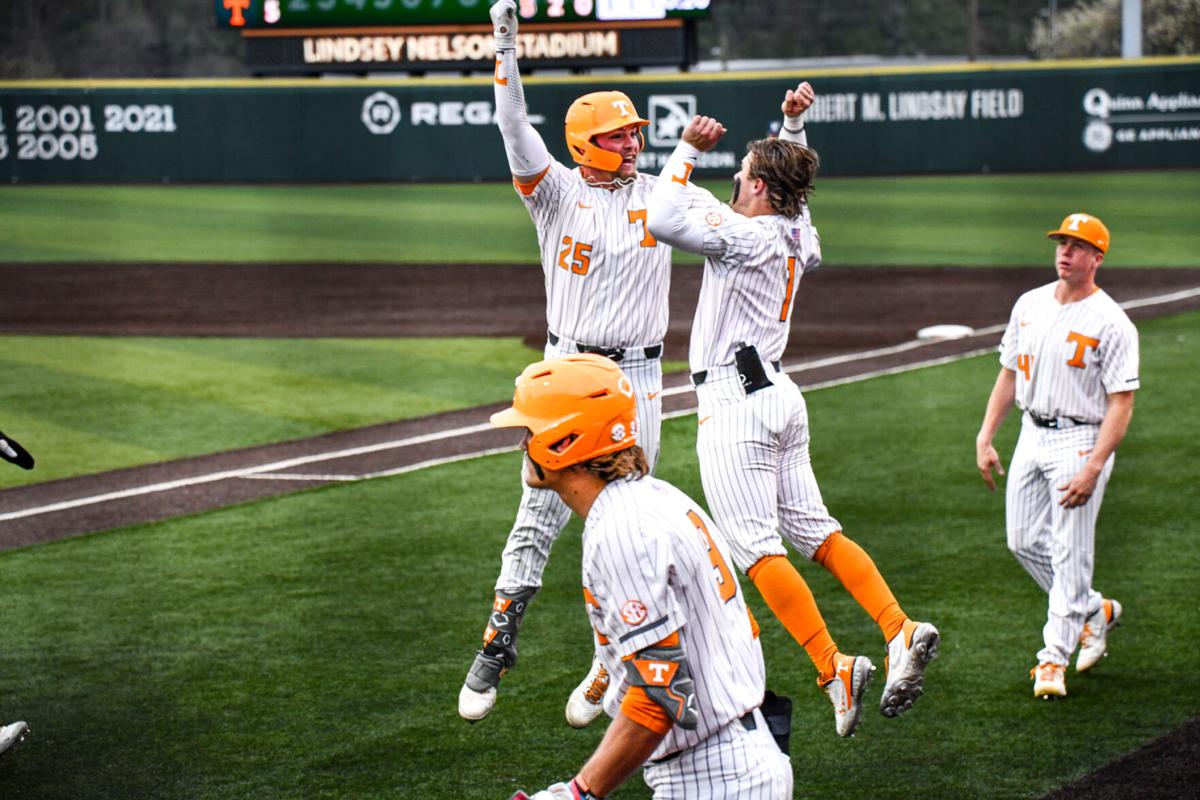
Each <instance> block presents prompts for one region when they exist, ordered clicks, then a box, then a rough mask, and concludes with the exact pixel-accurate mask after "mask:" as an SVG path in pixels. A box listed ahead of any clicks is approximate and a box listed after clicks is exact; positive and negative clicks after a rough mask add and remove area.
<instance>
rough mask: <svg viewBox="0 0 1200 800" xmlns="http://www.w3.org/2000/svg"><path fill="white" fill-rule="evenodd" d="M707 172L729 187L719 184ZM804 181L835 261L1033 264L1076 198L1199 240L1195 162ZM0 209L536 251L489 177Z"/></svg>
mask: <svg viewBox="0 0 1200 800" xmlns="http://www.w3.org/2000/svg"><path fill="white" fill-rule="evenodd" d="M706 185H708V186H709V188H710V189H712V190H713V192H714V193H716V194H717V196H718V197H722V198H724V197H727V196H728V193H729V183H728V181H724V180H722V181H709V182H707V183H706ZM817 187H818V188H817V193H816V195H815V197H814V200H813V218H814V220H815V222H816V223H817V226H818V228H819V229H820V231H821V238H822V242H823V245H824V247H823V250H824V255H825V260H826V262H827V263H829V264H833V265H837V264H938V265H941V264H944V265H951V266H958V265H964V266H978V265H985V266H992V265H1002V266H1007V265H1035V266H1036V265H1042V264H1045V263H1047V261H1048V259H1049V256H1048V255H1047V252H1046V250H1045V241H1044V240H1043V238H1042V236H1041V234H1042V232H1044V231H1047V230H1050V229H1051V228H1053V227H1055V226H1056V225H1057V224H1058V222H1059V220H1061V219H1062V218H1063V217H1064V216H1066V214H1067V213H1069V212H1071V211H1078V210H1087V211H1090V212H1091V213H1093V214H1096V215H1098V216H1100V217H1102V218H1103V219H1104V220H1105V221H1106V222H1107V223H1108V224H1109V226H1110V228H1111V229H1112V232H1113V240H1114V244H1113V248H1112V250H1111V252H1110V254H1109V259H1108V262H1107V263H1108V265H1110V266H1195V265H1196V263H1197V253H1198V252H1200V212H1197V205H1196V199H1197V198H1198V197H1200V170H1188V171H1177V172H1165V171H1160V172H1120V173H1080V174H1069V175H1067V174H1049V175H991V176H982V175H971V176H963V177H903V178H830V179H822V180H818V183H817ZM1080 203H1082V204H1083V208H1082V209H1081V208H1079V207H1078V206H1079V204H1080ZM464 209H469V211H467V212H465V213H464ZM0 219H3V220H4V221H5V224H4V225H2V226H0V263H3V262H45V261H101V262H103V261H329V262H343V261H377V262H427V261H433V262H520V261H528V262H530V263H531V264H536V263H537V262H538V256H537V242H536V240H535V238H534V234H533V226H532V225H531V224H530V222H529V217H528V215H527V214H526V213H525V211H524V209H523V207H522V205H521V203H520V202H519V201H518V200H517V198H516V197H515V195H514V194H513V191H512V188H511V187H510V186H508V185H507V184H503V183H494V184H478V185H471V184H458V185H367V186H5V187H0ZM693 260H694V259H691V258H690V257H681V258H680V261H681V262H685V263H686V262H689V261H693Z"/></svg>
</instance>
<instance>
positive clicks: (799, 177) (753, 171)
mask: <svg viewBox="0 0 1200 800" xmlns="http://www.w3.org/2000/svg"><path fill="white" fill-rule="evenodd" d="M746 150H747V152H749V153H752V154H753V155H752V157H751V159H750V176H751V177H754V178H762V180H763V181H764V182H766V184H767V196H768V197H769V198H770V201H771V208H773V209H775V211H776V213H779V214H782V215H784V216H785V217H788V218H791V217H798V216H800V207H801V206H802V205H804V204H805V203H807V202H808V193H809V192H811V191H813V179H814V178H815V177H816V176H817V169H818V167H820V165H821V159H820V158H819V157H818V156H817V151H816V150H813V149H812V148H809V147H804V146H803V145H800V144H796V143H795V142H789V141H786V140H784V139H757V140H755V141H753V142H751V143H750V144H748V145H746Z"/></svg>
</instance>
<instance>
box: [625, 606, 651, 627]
mask: <svg viewBox="0 0 1200 800" xmlns="http://www.w3.org/2000/svg"><path fill="white" fill-rule="evenodd" d="M621 619H623V620H625V621H626V622H628V623H629V624H630V625H640V624H642V623H643V622H645V621H646V607H645V606H644V605H642V601H641V600H626V601H625V605H623V606H621Z"/></svg>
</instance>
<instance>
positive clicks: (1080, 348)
mask: <svg viewBox="0 0 1200 800" xmlns="http://www.w3.org/2000/svg"><path fill="white" fill-rule="evenodd" d="M1047 235H1048V236H1049V237H1050V238H1051V239H1054V240H1055V241H1056V242H1057V243H1058V244H1057V246H1056V247H1055V255H1054V266H1055V269H1056V270H1057V272H1058V280H1057V281H1055V282H1053V283H1048V284H1046V285H1045V286H1041V287H1039V288H1037V289H1033V290H1031V291H1028V292H1026V293H1025V294H1023V295H1021V297H1020V298H1019V299H1018V300H1017V303H1016V305H1015V306H1013V310H1012V316H1011V317H1010V318H1009V321H1008V328H1007V329H1006V330H1005V332H1004V338H1003V339H1002V340H1001V342H1000V374H999V376H998V377H997V378H996V383H995V386H994V387H993V388H992V394H991V396H990V397H989V398H988V403H987V410H986V411H985V412H984V416H983V424H982V425H981V426H980V429H979V434H978V436H976V438H975V462H976V466H977V467H978V468H979V474H980V475H981V476H982V477H983V480H984V482H985V483H987V485H988V488H989V489H992V490H993V491H994V490H995V488H996V482H995V479H994V478H993V476H992V469H993V468H995V469H996V472H997V473H998V474H1001V475H1003V474H1004V468H1003V467H1002V466H1001V465H1000V457H999V456H998V455H997V454H996V448H995V447H994V446H993V445H992V439H993V438H994V437H995V435H996V431H997V430H999V428H1000V425H1001V423H1002V422H1004V418H1005V417H1006V416H1007V415H1008V411H1009V409H1010V408H1012V406H1013V404H1014V402H1015V404H1016V406H1017V408H1019V409H1021V411H1023V412H1024V413H1023V414H1022V418H1021V434H1020V436H1019V438H1018V439H1017V447H1016V450H1015V451H1014V452H1013V457H1012V463H1011V464H1010V465H1009V468H1008V479H1007V480H1008V485H1007V486H1006V487H1005V516H1006V525H1007V528H1008V548H1009V550H1011V551H1012V553H1013V555H1014V556H1016V559H1017V561H1018V562H1020V564H1021V566H1022V567H1024V568H1025V571H1026V572H1028V573H1029V574H1030V575H1031V576H1032V577H1033V579H1034V580H1035V581H1036V582H1037V584H1038V586H1041V587H1042V589H1043V590H1044V591H1046V592H1047V593H1048V594H1049V595H1050V602H1049V608H1048V611H1047V614H1046V625H1045V627H1043V628H1042V639H1043V641H1044V647H1042V649H1041V650H1040V651H1039V652H1038V654H1037V661H1038V665H1037V666H1036V667H1035V668H1034V669H1032V670H1030V676H1031V677H1032V678H1033V680H1034V684H1033V694H1034V697H1043V698H1054V697H1064V696H1066V694H1067V683H1066V667H1067V664H1068V663H1069V662H1070V658H1071V653H1072V652H1073V651H1074V650H1075V647H1076V645H1078V646H1079V656H1078V658H1077V659H1076V661H1075V670H1076V671H1077V672H1086V671H1087V670H1089V669H1091V668H1092V667H1094V666H1095V665H1096V662H1098V661H1099V660H1100V659H1101V658H1103V657H1104V655H1105V654H1106V652H1107V648H1108V632H1109V630H1111V629H1112V628H1113V626H1115V625H1116V624H1117V622H1118V621H1119V620H1120V619H1121V604H1120V603H1118V602H1117V601H1116V600H1112V599H1108V598H1105V597H1103V596H1102V595H1101V594H1100V593H1099V592H1097V591H1096V590H1095V589H1093V588H1092V568H1093V563H1094V554H1095V546H1096V517H1097V516H1098V515H1099V514H1100V503H1101V501H1102V500H1103V499H1104V489H1105V487H1106V486H1107V485H1108V478H1109V476H1110V475H1111V474H1112V469H1113V461H1114V458H1115V453H1116V449H1117V445H1119V444H1120V443H1121V440H1122V439H1123V438H1124V436H1125V431H1126V430H1127V429H1128V428H1129V421H1130V419H1131V418H1132V416H1133V393H1134V392H1135V391H1137V389H1138V388H1139V387H1140V385H1141V384H1140V383H1139V381H1138V334H1137V328H1135V327H1134V326H1133V323H1132V322H1130V321H1129V317H1128V316H1126V314H1125V312H1124V311H1123V310H1121V307H1120V306H1118V305H1117V304H1116V302H1115V301H1114V300H1113V299H1112V298H1111V297H1109V296H1108V294H1107V293H1105V292H1104V290H1103V289H1101V288H1100V287H1099V286H1097V285H1096V270H1097V269H1098V268H1099V267H1100V265H1101V264H1102V263H1103V262H1104V255H1105V253H1107V252H1108V247H1109V244H1110V242H1111V241H1112V240H1111V239H1110V237H1109V234H1108V228H1106V227H1105V226H1104V223H1103V222H1101V221H1100V220H1099V219H1097V218H1096V217H1093V216H1091V215H1090V214H1071V215H1069V216H1068V217H1066V218H1065V219H1064V220H1063V221H1062V224H1061V225H1059V226H1058V228H1056V229H1055V230H1052V231H1050V232H1049V233H1048V234H1047Z"/></svg>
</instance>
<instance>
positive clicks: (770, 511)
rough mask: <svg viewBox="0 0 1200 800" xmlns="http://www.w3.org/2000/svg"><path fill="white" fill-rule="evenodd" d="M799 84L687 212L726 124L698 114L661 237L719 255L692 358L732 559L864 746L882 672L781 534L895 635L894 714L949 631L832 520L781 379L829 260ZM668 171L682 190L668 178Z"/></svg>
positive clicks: (654, 197) (801, 409) (710, 477)
mask: <svg viewBox="0 0 1200 800" xmlns="http://www.w3.org/2000/svg"><path fill="white" fill-rule="evenodd" d="M814 97H815V96H814V93H813V90H812V87H811V86H810V85H809V84H807V83H802V84H800V85H799V86H798V87H797V88H796V89H795V90H789V91H788V92H787V94H786V96H785V99H784V102H783V112H784V121H783V126H782V129H781V133H780V136H779V138H778V139H760V140H758V141H754V142H751V143H750V144H749V145H748V151H749V152H748V154H747V155H746V157H745V158H744V159H743V160H742V167H741V171H740V172H738V174H737V175H736V176H735V177H734V179H733V198H732V200H731V201H730V203H729V204H728V205H725V204H721V203H719V202H717V200H716V199H715V198H713V197H712V196H711V195H708V202H707V204H705V205H704V206H698V207H696V208H693V209H692V210H690V211H689V210H688V203H687V202H683V197H682V192H683V190H684V187H685V186H686V185H687V184H688V183H689V177H690V175H691V172H692V169H693V167H694V166H695V164H696V159H697V157H698V155H699V154H700V152H701V151H704V150H709V149H711V148H712V147H713V146H714V145H715V144H716V143H717V141H718V140H719V139H720V138H721V136H722V135H723V134H724V132H725V128H724V127H723V126H722V125H721V124H720V123H719V122H717V121H716V120H714V119H711V118H709V117H696V118H694V119H693V120H692V121H691V123H690V124H689V125H688V127H687V129H686V130H685V131H684V133H683V138H682V141H681V142H680V144H679V145H678V147H676V149H675V152H674V153H673V154H672V155H671V159H670V161H668V162H667V167H666V168H665V170H664V171H663V177H662V180H660V181H659V182H658V184H657V185H656V186H655V188H654V192H653V193H652V194H651V197H650V230H651V232H652V233H653V234H654V236H655V237H656V238H658V239H659V240H660V241H663V242H667V243H669V244H671V245H673V246H674V247H678V248H682V249H684V250H688V251H690V252H693V253H699V254H702V255H704V256H706V261H705V265H704V279H703V283H702V285H701V289H700V301H699V306H698V307H697V309H696V318H695V321H694V323H693V326H692V338H691V350H690V352H689V355H688V357H689V361H690V365H691V369H692V372H693V375H692V382H693V383H694V384H695V386H696V395H697V399H698V401H699V410H698V421H699V430H698V433H697V437H696V450H697V452H698V454H699V460H700V476H701V480H702V482H703V484H704V494H705V496H706V497H707V499H708V503H709V507H710V508H711V509H712V511H713V516H714V517H715V519H716V520H717V522H718V524H719V525H720V527H721V530H723V531H724V532H725V534H726V535H727V536H728V537H729V538H730V541H731V543H732V547H733V554H734V560H735V561H736V562H737V566H738V568H739V569H742V570H744V571H745V572H746V574H747V575H749V577H750V579H751V580H752V581H754V584H755V586H757V587H758V590H759V592H760V593H761V594H762V596H763V599H764V600H765V601H766V603H767V605H768V606H769V607H770V608H771V611H772V612H774V614H775V616H777V617H778V618H779V620H780V622H782V623H783V625H784V627H786V628H787V629H788V631H789V632H790V633H791V634H792V636H793V637H794V638H795V639H796V641H797V642H799V643H800V644H801V645H802V646H803V647H804V648H805V650H806V651H807V652H808V654H809V656H810V657H811V658H812V660H813V663H814V664H815V665H816V667H817V671H818V678H817V680H818V684H819V685H820V686H822V687H823V688H824V690H825V692H826V694H828V696H829V698H830V700H831V701H832V702H833V705H834V711H835V719H836V723H837V732H838V734H839V735H842V736H849V735H852V734H853V732H854V730H855V727H856V726H857V725H858V722H859V719H860V716H861V712H862V705H861V703H862V698H863V695H864V693H865V691H866V687H867V683H868V682H869V681H870V679H871V677H872V673H873V671H874V666H873V665H872V664H871V661H870V659H868V658H866V657H863V656H858V657H854V656H849V655H844V654H842V653H839V652H838V650H837V646H836V645H835V644H834V641H833V639H832V637H831V636H830V634H829V631H828V630H827V628H826V626H825V622H824V620H823V619H822V617H821V613H820V611H819V610H818V609H817V605H816V602H815V600H814V599H813V595H812V592H811V591H810V590H809V588H808V586H807V584H806V583H805V581H804V579H803V578H802V577H801V576H800V574H799V573H798V572H797V571H796V569H795V567H793V566H792V565H791V563H790V562H789V561H788V559H787V555H786V553H787V551H786V550H785V549H784V546H783V542H782V540H781V538H780V532H782V534H783V538H786V539H787V540H788V541H789V542H791V544H792V546H793V547H794V548H795V549H796V550H797V551H798V552H800V553H802V554H803V555H804V557H805V558H808V559H811V560H813V561H816V562H817V563H818V564H821V565H822V566H824V567H825V568H826V569H828V570H829V571H830V572H831V573H833V575H834V576H835V577H836V578H837V579H838V580H839V581H841V583H842V584H843V585H844V586H845V587H846V588H847V589H848V590H849V591H850V593H851V594H852V595H853V596H854V598H855V600H857V601H858V602H859V604H861V605H862V606H863V608H864V609H865V610H866V611H867V613H869V614H870V615H871V618H872V619H874V620H875V621H876V622H877V623H878V624H879V626H880V628H881V630H882V631H883V637H884V641H885V642H886V645H887V683H886V686H885V687H884V691H883V697H882V700H881V704H880V709H881V711H882V712H883V713H884V714H885V715H886V716H896V715H898V714H901V713H903V712H905V711H907V710H908V709H909V708H911V707H912V704H913V701H915V700H916V699H917V698H918V697H919V696H920V695H921V694H922V693H923V691H924V671H925V666H926V664H927V663H928V662H929V661H930V660H931V659H933V658H934V657H935V656H936V655H937V649H938V639H939V635H938V630H937V628H935V627H934V626H933V625H930V624H929V623H927V622H917V621H915V620H911V619H909V618H908V616H907V615H905V613H904V611H903V610H902V609H901V608H900V605H899V604H898V603H897V602H896V598H895V597H894V596H893V595H892V592H891V590H890V589H889V588H888V585H887V583H886V582H885V581H884V579H883V576H882V575H880V573H879V570H878V569H877V568H876V567H875V564H874V562H872V560H871V558H870V556H868V555H867V554H866V552H865V551H864V550H863V549H862V548H861V547H859V546H858V545H857V544H855V543H854V542H853V541H851V540H850V539H849V538H848V537H846V536H844V535H843V534H842V532H841V529H842V526H841V524H840V523H839V522H838V521H837V520H836V519H834V518H833V517H832V516H830V514H829V512H828V511H827V510H826V508H825V505H824V503H823V502H822V500H821V492H820V489H819V488H818V487H817V482H816V479H815V477H814V475H813V470H812V464H811V462H810V459H809V449H808V442H809V428H808V412H807V409H806V406H805V402H804V398H803V396H802V395H801V393H800V390H799V388H798V387H797V386H796V385H795V384H794V383H793V382H792V380H791V379H790V378H789V377H788V376H787V375H786V374H785V373H784V372H783V371H782V370H781V365H780V359H781V358H782V356H783V352H784V349H785V347H786V346H787V340H788V330H789V325H790V320H791V316H792V307H793V298H794V297H795V294H796V289H797V285H798V284H799V282H800V277H801V275H802V274H803V273H804V272H806V271H808V270H811V269H814V268H816V267H817V266H818V265H819V264H820V260H821V247H820V238H819V237H818V235H817V231H816V229H815V228H814V227H813V225H812V221H811V218H810V215H809V210H808V192H809V190H810V188H811V184H812V179H813V177H814V175H815V173H816V170H817V164H818V161H817V155H816V153H815V152H814V151H812V150H810V149H809V148H808V147H807V138H806V136H805V133H804V122H803V113H804V111H805V110H806V109H807V108H808V107H809V106H810V105H811V104H812V102H813V100H814ZM668 176H669V180H668Z"/></svg>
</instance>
